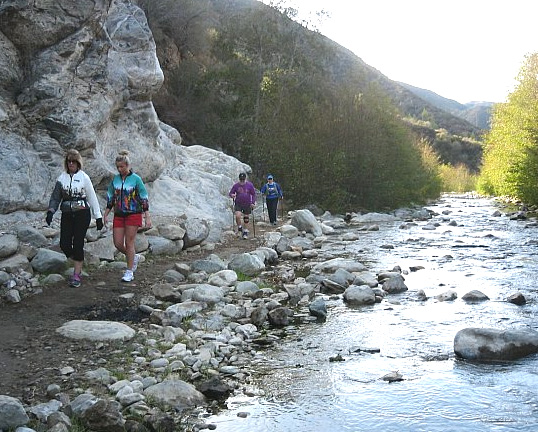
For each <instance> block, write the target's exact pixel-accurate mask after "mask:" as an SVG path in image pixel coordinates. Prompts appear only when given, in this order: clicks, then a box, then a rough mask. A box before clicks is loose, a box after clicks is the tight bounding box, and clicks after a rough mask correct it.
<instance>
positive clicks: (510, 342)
mask: <svg viewBox="0 0 538 432" xmlns="http://www.w3.org/2000/svg"><path fill="white" fill-rule="evenodd" d="M537 352H538V332H536V331H534V330H530V329H515V330H500V329H494V328H472V327H471V328H466V329H463V330H460V331H459V332H458V333H457V334H456V337H455V338H454V353H455V354H456V355H457V356H458V357H461V358H464V359H467V360H476V361H495V360H515V359H518V358H521V357H525V356H527V355H530V354H535V353H537Z"/></svg>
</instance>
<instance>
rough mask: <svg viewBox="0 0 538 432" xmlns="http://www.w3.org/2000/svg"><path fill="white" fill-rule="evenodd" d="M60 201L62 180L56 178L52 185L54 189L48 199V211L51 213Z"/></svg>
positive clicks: (56, 208)
mask: <svg viewBox="0 0 538 432" xmlns="http://www.w3.org/2000/svg"><path fill="white" fill-rule="evenodd" d="M61 202H62V182H61V181H60V179H59V178H58V180H56V184H55V185H54V189H53V191H52V194H51V196H50V200H49V207H48V209H47V210H48V211H51V212H52V213H53V214H54V213H55V212H56V210H58V206H59V205H60V203H61Z"/></svg>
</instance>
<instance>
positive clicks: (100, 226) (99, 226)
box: [95, 218, 103, 231]
mask: <svg viewBox="0 0 538 432" xmlns="http://www.w3.org/2000/svg"><path fill="white" fill-rule="evenodd" d="M95 225H97V231H101V230H102V229H103V219H102V218H99V219H95Z"/></svg>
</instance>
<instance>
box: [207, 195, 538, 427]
mask: <svg viewBox="0 0 538 432" xmlns="http://www.w3.org/2000/svg"><path fill="white" fill-rule="evenodd" d="M429 208H430V209H431V210H433V211H434V212H436V213H437V214H438V216H436V217H435V218H434V221H436V222H439V224H440V226H439V227H438V228H437V229H436V230H432V231H430V230H423V229H422V227H423V226H424V225H425V224H426V222H420V223H418V224H417V226H413V227H410V228H408V229H401V228H400V225H401V222H394V223H384V224H382V226H381V229H380V231H379V232H367V233H365V232H361V233H360V239H359V240H357V241H354V242H349V244H346V247H345V250H342V248H341V246H337V244H336V243H335V244H334V245H333V246H331V245H326V246H325V247H324V249H323V250H322V253H323V256H324V259H329V258H332V257H336V256H342V255H346V256H355V257H357V259H359V260H360V261H361V262H363V263H365V264H366V265H367V266H368V267H369V268H370V270H371V271H372V272H378V271H381V270H386V269H390V268H392V267H393V266H395V265H399V266H400V267H401V268H402V269H404V270H405V269H409V267H411V266H422V267H424V268H423V269H422V270H419V271H416V272H410V273H409V274H407V275H406V276H405V279H406V285H407V286H408V287H409V289H410V291H409V292H408V293H404V294H401V295H397V296H389V297H388V301H385V302H383V303H381V304H376V305H374V306H371V307H365V308H356V309H353V308H349V307H347V306H346V305H344V304H343V303H342V302H341V301H333V302H330V303H329V305H330V309H329V317H328V320H327V322H325V323H323V324H319V323H312V324H306V325H302V326H300V327H298V328H290V329H289V335H288V337H287V338H285V339H283V341H282V343H280V344H279V345H278V346H276V347H274V348H273V349H271V350H270V351H265V352H264V353H263V354H264V356H265V357H264V358H263V359H262V360H261V361H260V362H259V364H257V365H256V370H257V372H259V376H258V379H257V384H258V386H259V387H260V388H262V389H264V390H265V394H266V395H265V396H263V397H253V398H248V397H245V396H237V397H234V398H231V399H230V400H229V402H228V410H226V411H225V412H223V413H220V414H219V415H217V416H213V417H211V418H209V419H207V421H208V422H210V423H214V424H216V425H217V430H219V431H237V432H241V431H249V432H250V431H257V432H272V431H275V432H276V431H278V432H281V431H288V430H294V431H298V432H302V431H305V432H306V431H308V432H310V431H312V430H315V431H367V430H368V431H372V430H374V431H398V432H405V431H413V432H415V431H428V432H436V431H443V432H446V431H515V430H517V431H535V430H537V428H538V386H537V384H538V356H530V357H528V358H525V359H522V360H519V361H516V362H510V363H506V364H473V363H468V362H464V361H460V360H457V359H455V358H454V354H453V341H454V336H455V334H456V333H457V332H458V331H459V330H460V329H462V328H466V327H473V326H475V327H497V328H510V327H516V328H517V327H527V328H534V329H536V328H537V327H538V326H537V323H536V319H535V316H536V312H537V310H536V309H537V307H536V304H535V302H534V300H533V299H534V296H535V292H536V283H535V280H536V276H535V275H536V274H537V270H538V246H536V245H535V244H533V242H530V240H532V239H536V238H537V234H538V229H537V228H536V227H535V226H533V224H529V222H528V221H510V220H509V219H508V218H507V217H495V216H493V213H494V211H495V210H496V207H495V204H494V202H493V201H491V200H486V199H470V198H466V197H455V196H447V197H445V198H444V199H443V200H441V201H439V203H437V204H436V205H434V206H431V207H429ZM443 211H444V212H445V213H447V214H443ZM449 211H450V213H448V212H449ZM450 221H454V223H453V224H452V225H449V223H450ZM387 244H390V245H393V246H394V249H384V248H381V247H380V246H382V245H387ZM419 289H423V290H424V291H425V292H426V294H427V295H428V297H429V300H428V301H426V302H417V301H413V300H412V299H411V296H410V295H409V294H410V293H411V292H413V291H417V290H419ZM449 289H451V290H454V291H456V292H457V294H458V298H457V299H456V300H454V301H451V302H438V301H436V300H435V299H434V297H435V296H436V295H438V294H440V293H443V292H445V291H447V290H449ZM472 289H478V290H480V291H482V292H484V293H485V294H487V295H488V297H489V298H490V301H487V302H484V303H480V304H467V303H465V302H464V301H462V300H461V297H462V296H463V295H464V294H465V293H467V292H468V291H470V290H472ZM516 291H521V292H522V293H523V294H524V295H525V296H526V297H527V299H528V300H529V302H528V303H527V305H524V306H515V305H513V304H510V303H507V302H506V301H505V299H506V297H507V296H508V295H510V294H513V293H514V292H516ZM356 347H362V348H364V347H369V348H378V349H379V350H378V352H376V350H367V351H364V350H362V351H360V350H359V351H356V350H355V349H354V348H356ZM336 354H341V356H342V357H343V358H344V359H345V361H343V362H330V361H329V357H332V356H334V355H336ZM391 371H399V372H400V373H401V374H402V375H403V378H404V381H401V382H394V383H388V382H387V381H383V380H382V379H380V378H381V377H382V376H383V375H385V374H387V373H389V372H391ZM238 412H248V413H249V414H248V416H247V417H246V418H238V417H237V413H238Z"/></svg>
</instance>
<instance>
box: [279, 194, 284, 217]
mask: <svg viewBox="0 0 538 432" xmlns="http://www.w3.org/2000/svg"><path fill="white" fill-rule="evenodd" d="M279 201H280V213H281V219H282V221H284V198H282V197H280V199H279Z"/></svg>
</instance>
